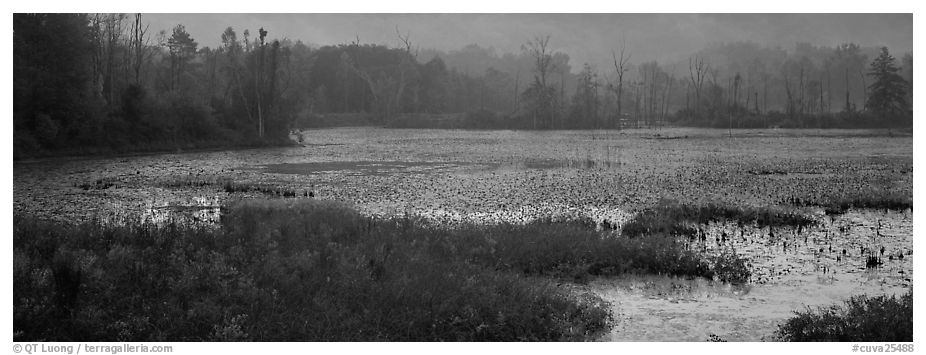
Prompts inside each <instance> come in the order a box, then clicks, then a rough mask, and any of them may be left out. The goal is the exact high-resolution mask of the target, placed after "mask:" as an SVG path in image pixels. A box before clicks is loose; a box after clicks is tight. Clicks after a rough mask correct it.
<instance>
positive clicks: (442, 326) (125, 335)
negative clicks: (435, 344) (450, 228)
mask: <svg viewBox="0 0 926 355" xmlns="http://www.w3.org/2000/svg"><path fill="white" fill-rule="evenodd" d="M431 232H432V230H430V229H422V228H417V227H415V223H414V221H413V220H410V219H395V220H385V221H384V220H373V219H370V218H366V217H362V216H360V215H359V214H358V213H357V212H356V211H354V210H353V209H352V208H349V207H346V206H344V205H340V204H336V203H331V202H324V201H314V200H276V201H248V202H240V203H237V204H233V205H231V206H229V207H228V208H227V213H226V214H225V215H224V216H223V221H222V227H221V228H220V229H204V228H199V227H195V226H188V225H182V224H179V223H167V224H163V225H155V224H144V223H136V224H129V225H123V226H114V225H106V224H103V223H99V222H86V223H81V224H77V225H65V224H54V223H48V222H42V221H38V220H34V219H30V218H27V217H23V216H15V217H14V255H15V256H14V267H13V274H14V281H13V283H14V303H13V308H14V317H13V318H14V321H13V322H14V328H15V333H16V335H17V340H18V341H26V340H29V341H34V340H46V341H47V340H55V341H75V340H81V341H158V340H160V341H201V340H208V341H241V340H260V341H310V340H314V341H329V340H344V341H355V340H371V341H376V340H393V341H399V340H415V341H421V340H482V341H501V340H584V339H587V338H589V337H590V336H591V335H592V334H595V333H597V332H600V331H602V330H604V329H606V328H607V326H608V324H609V322H610V314H609V311H608V306H607V304H605V302H604V301H602V300H601V299H599V298H597V297H595V296H591V295H589V294H584V293H581V292H578V291H574V290H572V289H569V288H564V287H559V286H556V285H555V284H553V283H552V281H551V280H548V279H542V278H535V277H529V276H524V275H523V274H521V273H518V272H507V271H500V270H495V269H492V268H487V267H485V266H483V265H482V264H480V263H471V262H467V261H466V260H465V259H466V258H464V257H462V256H463V255H467V254H466V253H464V251H466V249H465V244H459V245H454V244H452V243H449V239H448V238H442V237H438V236H434V235H433V234H432V233H431Z"/></svg>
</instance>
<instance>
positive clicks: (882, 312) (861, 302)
mask: <svg viewBox="0 0 926 355" xmlns="http://www.w3.org/2000/svg"><path fill="white" fill-rule="evenodd" d="M794 313H795V315H794V317H792V318H790V319H788V320H787V321H786V322H785V323H784V324H782V325H780V326H779V327H778V332H777V335H778V337H779V338H781V339H782V340H786V341H840V342H861V341H866V342H874V341H880V342H911V341H913V290H912V289H911V290H910V291H908V292H907V293H906V294H903V295H901V296H900V297H896V296H890V297H887V296H884V295H882V296H876V297H868V296H854V297H852V298H850V299H848V300H846V301H845V302H844V304H843V305H833V306H829V307H820V308H817V309H811V308H809V307H808V308H807V310H805V311H797V312H794Z"/></svg>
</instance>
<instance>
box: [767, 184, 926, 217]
mask: <svg viewBox="0 0 926 355" xmlns="http://www.w3.org/2000/svg"><path fill="white" fill-rule="evenodd" d="M784 202H786V203H788V204H790V205H793V206H818V207H822V208H823V211H824V212H825V213H826V214H828V215H841V214H844V213H846V212H847V211H848V210H849V209H850V208H866V209H874V210H885V211H906V210H912V209H913V195H912V194H911V193H910V191H903V190H894V189H882V188H867V189H850V190H847V191H841V192H839V193H835V194H822V195H819V196H816V195H815V196H809V197H808V196H805V197H794V196H791V197H788V198H786V199H784Z"/></svg>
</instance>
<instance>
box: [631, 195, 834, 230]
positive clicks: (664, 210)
mask: <svg viewBox="0 0 926 355" xmlns="http://www.w3.org/2000/svg"><path fill="white" fill-rule="evenodd" d="M724 220H726V221H731V222H736V223H737V224H739V225H740V226H744V225H754V226H755V227H758V228H764V227H791V228H806V227H809V226H811V225H814V224H815V223H816V222H815V221H814V220H813V219H811V218H809V217H807V216H805V215H803V214H801V213H799V212H798V211H794V210H787V209H781V208H772V207H764V208H759V207H735V206H730V205H726V204H720V203H708V204H703V205H685V204H680V203H678V202H675V201H669V200H663V201H660V202H659V203H658V204H657V205H656V206H655V207H653V208H650V209H647V210H644V211H643V212H640V213H638V214H637V215H636V216H635V217H634V218H633V219H632V220H630V221H629V222H627V223H626V224H624V226H623V228H622V229H621V234H622V235H624V236H627V237H631V238H632V237H640V236H647V235H653V234H669V235H675V236H686V237H694V236H695V235H696V234H697V233H698V230H697V229H695V228H694V227H692V225H702V224H707V223H710V222H718V221H724Z"/></svg>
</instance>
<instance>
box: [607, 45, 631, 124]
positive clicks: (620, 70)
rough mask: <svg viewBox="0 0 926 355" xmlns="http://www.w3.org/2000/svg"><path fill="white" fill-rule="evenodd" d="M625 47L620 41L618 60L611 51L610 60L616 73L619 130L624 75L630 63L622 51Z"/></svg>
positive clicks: (628, 55)
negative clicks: (612, 61)
mask: <svg viewBox="0 0 926 355" xmlns="http://www.w3.org/2000/svg"><path fill="white" fill-rule="evenodd" d="M626 47H627V41H626V39H624V40H623V41H621V56H620V59H618V57H617V55H616V54H615V53H614V51H613V50H612V51H611V59H613V60H614V71H616V72H617V120H618V121H617V127H618V129H620V119H621V101H622V100H623V99H624V73H626V72H627V70H628V68H627V67H626V66H627V63H628V62H629V61H630V54H627V57H624V51H625V50H626Z"/></svg>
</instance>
